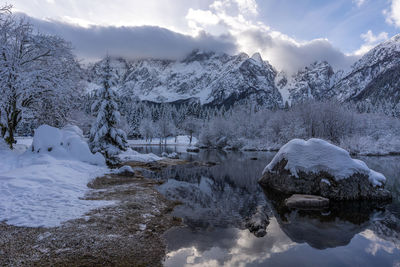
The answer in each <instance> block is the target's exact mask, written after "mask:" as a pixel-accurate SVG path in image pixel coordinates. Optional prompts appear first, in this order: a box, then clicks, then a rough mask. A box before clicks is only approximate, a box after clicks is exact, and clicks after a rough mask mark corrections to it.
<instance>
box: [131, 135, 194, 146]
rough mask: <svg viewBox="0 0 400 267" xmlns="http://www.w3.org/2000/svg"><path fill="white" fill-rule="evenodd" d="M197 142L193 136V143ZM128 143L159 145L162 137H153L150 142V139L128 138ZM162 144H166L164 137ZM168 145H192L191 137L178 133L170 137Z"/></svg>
mask: <svg viewBox="0 0 400 267" xmlns="http://www.w3.org/2000/svg"><path fill="white" fill-rule="evenodd" d="M197 143H198V140H197V138H196V137H194V136H193V138H192V145H195V144H197ZM128 144H129V145H159V144H160V138H153V139H152V140H151V142H150V140H147V141H146V140H144V139H134V140H128ZM162 144H165V141H164V139H163V140H162ZM167 145H190V137H189V136H188V135H178V136H177V137H176V138H175V137H168V138H167Z"/></svg>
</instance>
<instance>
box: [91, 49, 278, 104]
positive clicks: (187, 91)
mask: <svg viewBox="0 0 400 267" xmlns="http://www.w3.org/2000/svg"><path fill="white" fill-rule="evenodd" d="M101 65H102V62H98V63H96V64H94V65H93V66H92V67H91V68H90V69H89V73H90V75H89V77H90V78H91V79H90V80H91V81H92V82H94V83H98V82H99V81H98V78H96V77H98V75H97V73H98V72H99V71H98V70H99V68H100V67H101ZM112 67H113V72H114V74H115V80H116V86H117V88H119V90H120V91H121V92H122V93H124V94H129V95H135V96H138V97H139V98H140V99H141V100H148V101H154V102H173V101H177V100H181V99H188V98H196V99H198V101H200V102H201V103H202V104H208V105H217V106H222V105H226V106H229V105H231V104H233V103H236V102H241V101H245V100H252V101H257V103H259V104H262V105H266V106H268V107H276V106H280V105H282V98H281V95H280V93H279V91H278V89H277V88H276V86H275V84H274V79H275V76H276V71H275V70H274V69H273V68H272V66H271V65H270V64H269V63H268V62H266V61H264V60H263V59H262V58H261V56H260V55H259V54H255V55H254V56H253V57H251V58H249V56H248V55H246V54H244V53H242V54H239V55H235V56H229V55H227V54H217V53H214V52H202V51H193V52H192V53H191V54H189V55H188V56H187V57H186V58H185V59H183V60H181V61H170V60H168V61H167V60H156V59H144V60H134V61H126V60H124V59H114V60H113V64H112Z"/></svg>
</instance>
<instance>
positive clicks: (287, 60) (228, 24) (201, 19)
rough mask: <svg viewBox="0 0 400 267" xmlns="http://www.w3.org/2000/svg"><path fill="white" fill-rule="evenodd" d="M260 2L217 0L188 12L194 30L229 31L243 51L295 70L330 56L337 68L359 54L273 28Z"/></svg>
mask: <svg viewBox="0 0 400 267" xmlns="http://www.w3.org/2000/svg"><path fill="white" fill-rule="evenodd" d="M257 14H258V12H257V4H256V2H255V1H252V0H247V1H244V0H215V1H214V2H213V3H212V4H211V5H210V6H209V8H208V9H200V10H199V9H197V10H194V9H191V10H190V11H189V13H188V15H187V16H186V19H187V20H188V24H189V27H191V28H192V30H193V31H194V32H196V31H205V32H209V33H211V34H227V35H230V36H232V37H233V38H234V39H235V40H236V44H237V46H238V49H239V50H240V51H243V52H246V53H248V54H253V53H255V52H259V53H261V55H262V56H263V58H264V59H266V60H268V61H269V62H270V63H271V64H272V65H273V66H274V67H275V68H277V69H278V70H285V71H287V72H289V73H294V72H296V71H298V70H299V69H300V68H302V67H304V66H305V65H308V64H311V63H313V62H314V61H318V60H326V61H328V62H329V63H330V64H332V65H333V67H334V68H336V69H339V68H347V67H349V66H350V65H351V64H352V63H353V62H354V61H355V60H356V59H357V57H356V56H347V55H345V54H344V53H342V52H341V51H340V50H339V49H336V48H335V47H333V46H332V44H331V43H330V42H329V41H328V40H327V39H314V40H311V41H305V42H301V41H297V40H295V39H294V38H291V37H289V36H287V35H285V34H283V33H280V32H278V31H274V30H272V29H271V28H270V27H269V26H268V25H266V24H265V23H263V22H261V21H259V20H257Z"/></svg>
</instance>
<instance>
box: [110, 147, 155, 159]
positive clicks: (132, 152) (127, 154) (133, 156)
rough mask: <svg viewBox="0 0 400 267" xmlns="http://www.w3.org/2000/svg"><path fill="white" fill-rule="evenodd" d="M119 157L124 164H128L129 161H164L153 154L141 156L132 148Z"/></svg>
mask: <svg viewBox="0 0 400 267" xmlns="http://www.w3.org/2000/svg"><path fill="white" fill-rule="evenodd" d="M118 157H119V159H120V160H121V161H122V162H127V161H140V162H152V161H158V160H162V158H160V157H159V156H157V155H155V154H153V153H149V154H141V153H139V152H137V151H135V150H132V149H131V148H128V149H127V150H126V151H123V152H122V153H120V154H119V155H118Z"/></svg>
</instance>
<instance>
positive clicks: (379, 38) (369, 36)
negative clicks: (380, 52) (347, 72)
mask: <svg viewBox="0 0 400 267" xmlns="http://www.w3.org/2000/svg"><path fill="white" fill-rule="evenodd" d="M360 36H361V38H362V39H363V40H364V44H363V45H362V46H361V47H360V48H359V49H358V50H356V51H355V52H354V54H355V55H357V56H362V55H364V54H365V53H367V52H368V51H369V50H371V49H372V48H374V47H375V46H376V45H378V44H379V43H380V42H383V41H386V40H387V39H388V38H389V36H388V33H387V32H381V33H379V34H378V35H374V34H373V32H372V31H371V30H369V31H367V32H366V33H363V34H361V35H360Z"/></svg>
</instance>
